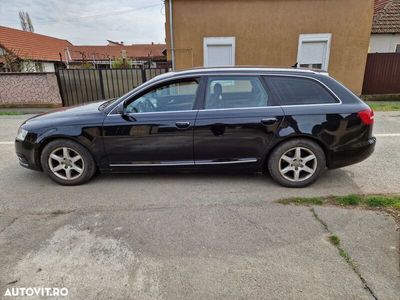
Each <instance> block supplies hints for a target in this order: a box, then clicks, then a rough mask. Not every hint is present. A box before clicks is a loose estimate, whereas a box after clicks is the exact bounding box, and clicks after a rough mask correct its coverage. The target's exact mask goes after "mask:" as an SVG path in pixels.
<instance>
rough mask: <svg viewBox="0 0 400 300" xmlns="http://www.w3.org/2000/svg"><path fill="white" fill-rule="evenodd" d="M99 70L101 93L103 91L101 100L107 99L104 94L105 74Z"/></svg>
mask: <svg viewBox="0 0 400 300" xmlns="http://www.w3.org/2000/svg"><path fill="white" fill-rule="evenodd" d="M98 70H99V78H100V91H101V98H103V100H104V99H106V94H105V93H104V82H103V72H102V70H101V69H98Z"/></svg>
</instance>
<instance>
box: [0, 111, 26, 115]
mask: <svg viewBox="0 0 400 300" xmlns="http://www.w3.org/2000/svg"><path fill="white" fill-rule="evenodd" d="M20 115H22V113H21V112H19V111H0V116H20Z"/></svg>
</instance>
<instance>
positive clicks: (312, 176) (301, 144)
mask: <svg viewBox="0 0 400 300" xmlns="http://www.w3.org/2000/svg"><path fill="white" fill-rule="evenodd" d="M325 167H326V159H325V153H324V151H323V150H322V149H321V147H320V146H319V145H318V144H317V143H315V142H313V141H311V140H307V139H293V140H290V141H287V142H284V143H283V144H281V145H279V146H278V147H277V148H275V149H274V150H273V152H272V153H271V155H270V157H269V160H268V170H269V173H270V174H271V177H272V178H273V179H274V180H275V181H276V182H278V183H280V184H281V185H283V186H287V187H305V186H307V185H310V184H311V183H313V182H315V181H316V180H317V179H318V177H319V175H320V174H321V172H322V171H323V170H324V169H325Z"/></svg>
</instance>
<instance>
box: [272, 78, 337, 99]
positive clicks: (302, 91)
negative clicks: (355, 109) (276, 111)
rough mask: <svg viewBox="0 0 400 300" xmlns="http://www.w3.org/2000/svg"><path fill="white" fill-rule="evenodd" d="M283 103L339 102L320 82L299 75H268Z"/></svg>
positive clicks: (274, 90)
mask: <svg viewBox="0 0 400 300" xmlns="http://www.w3.org/2000/svg"><path fill="white" fill-rule="evenodd" d="M267 81H268V83H269V85H270V87H271V89H272V91H273V92H274V93H275V94H276V95H277V96H278V97H279V100H280V104H281V105H303V104H326V103H336V102H338V101H337V100H336V99H335V98H334V97H333V96H332V94H331V93H329V92H328V91H327V90H326V88H324V87H323V86H322V85H321V84H319V83H318V82H316V81H314V80H312V79H307V78H297V77H267Z"/></svg>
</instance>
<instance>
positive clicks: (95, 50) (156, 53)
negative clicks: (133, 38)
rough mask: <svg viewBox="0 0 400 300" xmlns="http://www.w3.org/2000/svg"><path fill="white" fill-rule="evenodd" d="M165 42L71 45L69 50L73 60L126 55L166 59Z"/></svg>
mask: <svg viewBox="0 0 400 300" xmlns="http://www.w3.org/2000/svg"><path fill="white" fill-rule="evenodd" d="M165 48H166V45H165V44H135V45H113V46H71V47H69V51H70V54H71V58H72V60H108V59H109V58H119V57H122V55H123V54H122V53H123V51H124V50H125V51H126V57H127V58H130V59H147V58H148V57H151V58H152V59H165V55H164V54H163V51H164V50H165Z"/></svg>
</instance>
